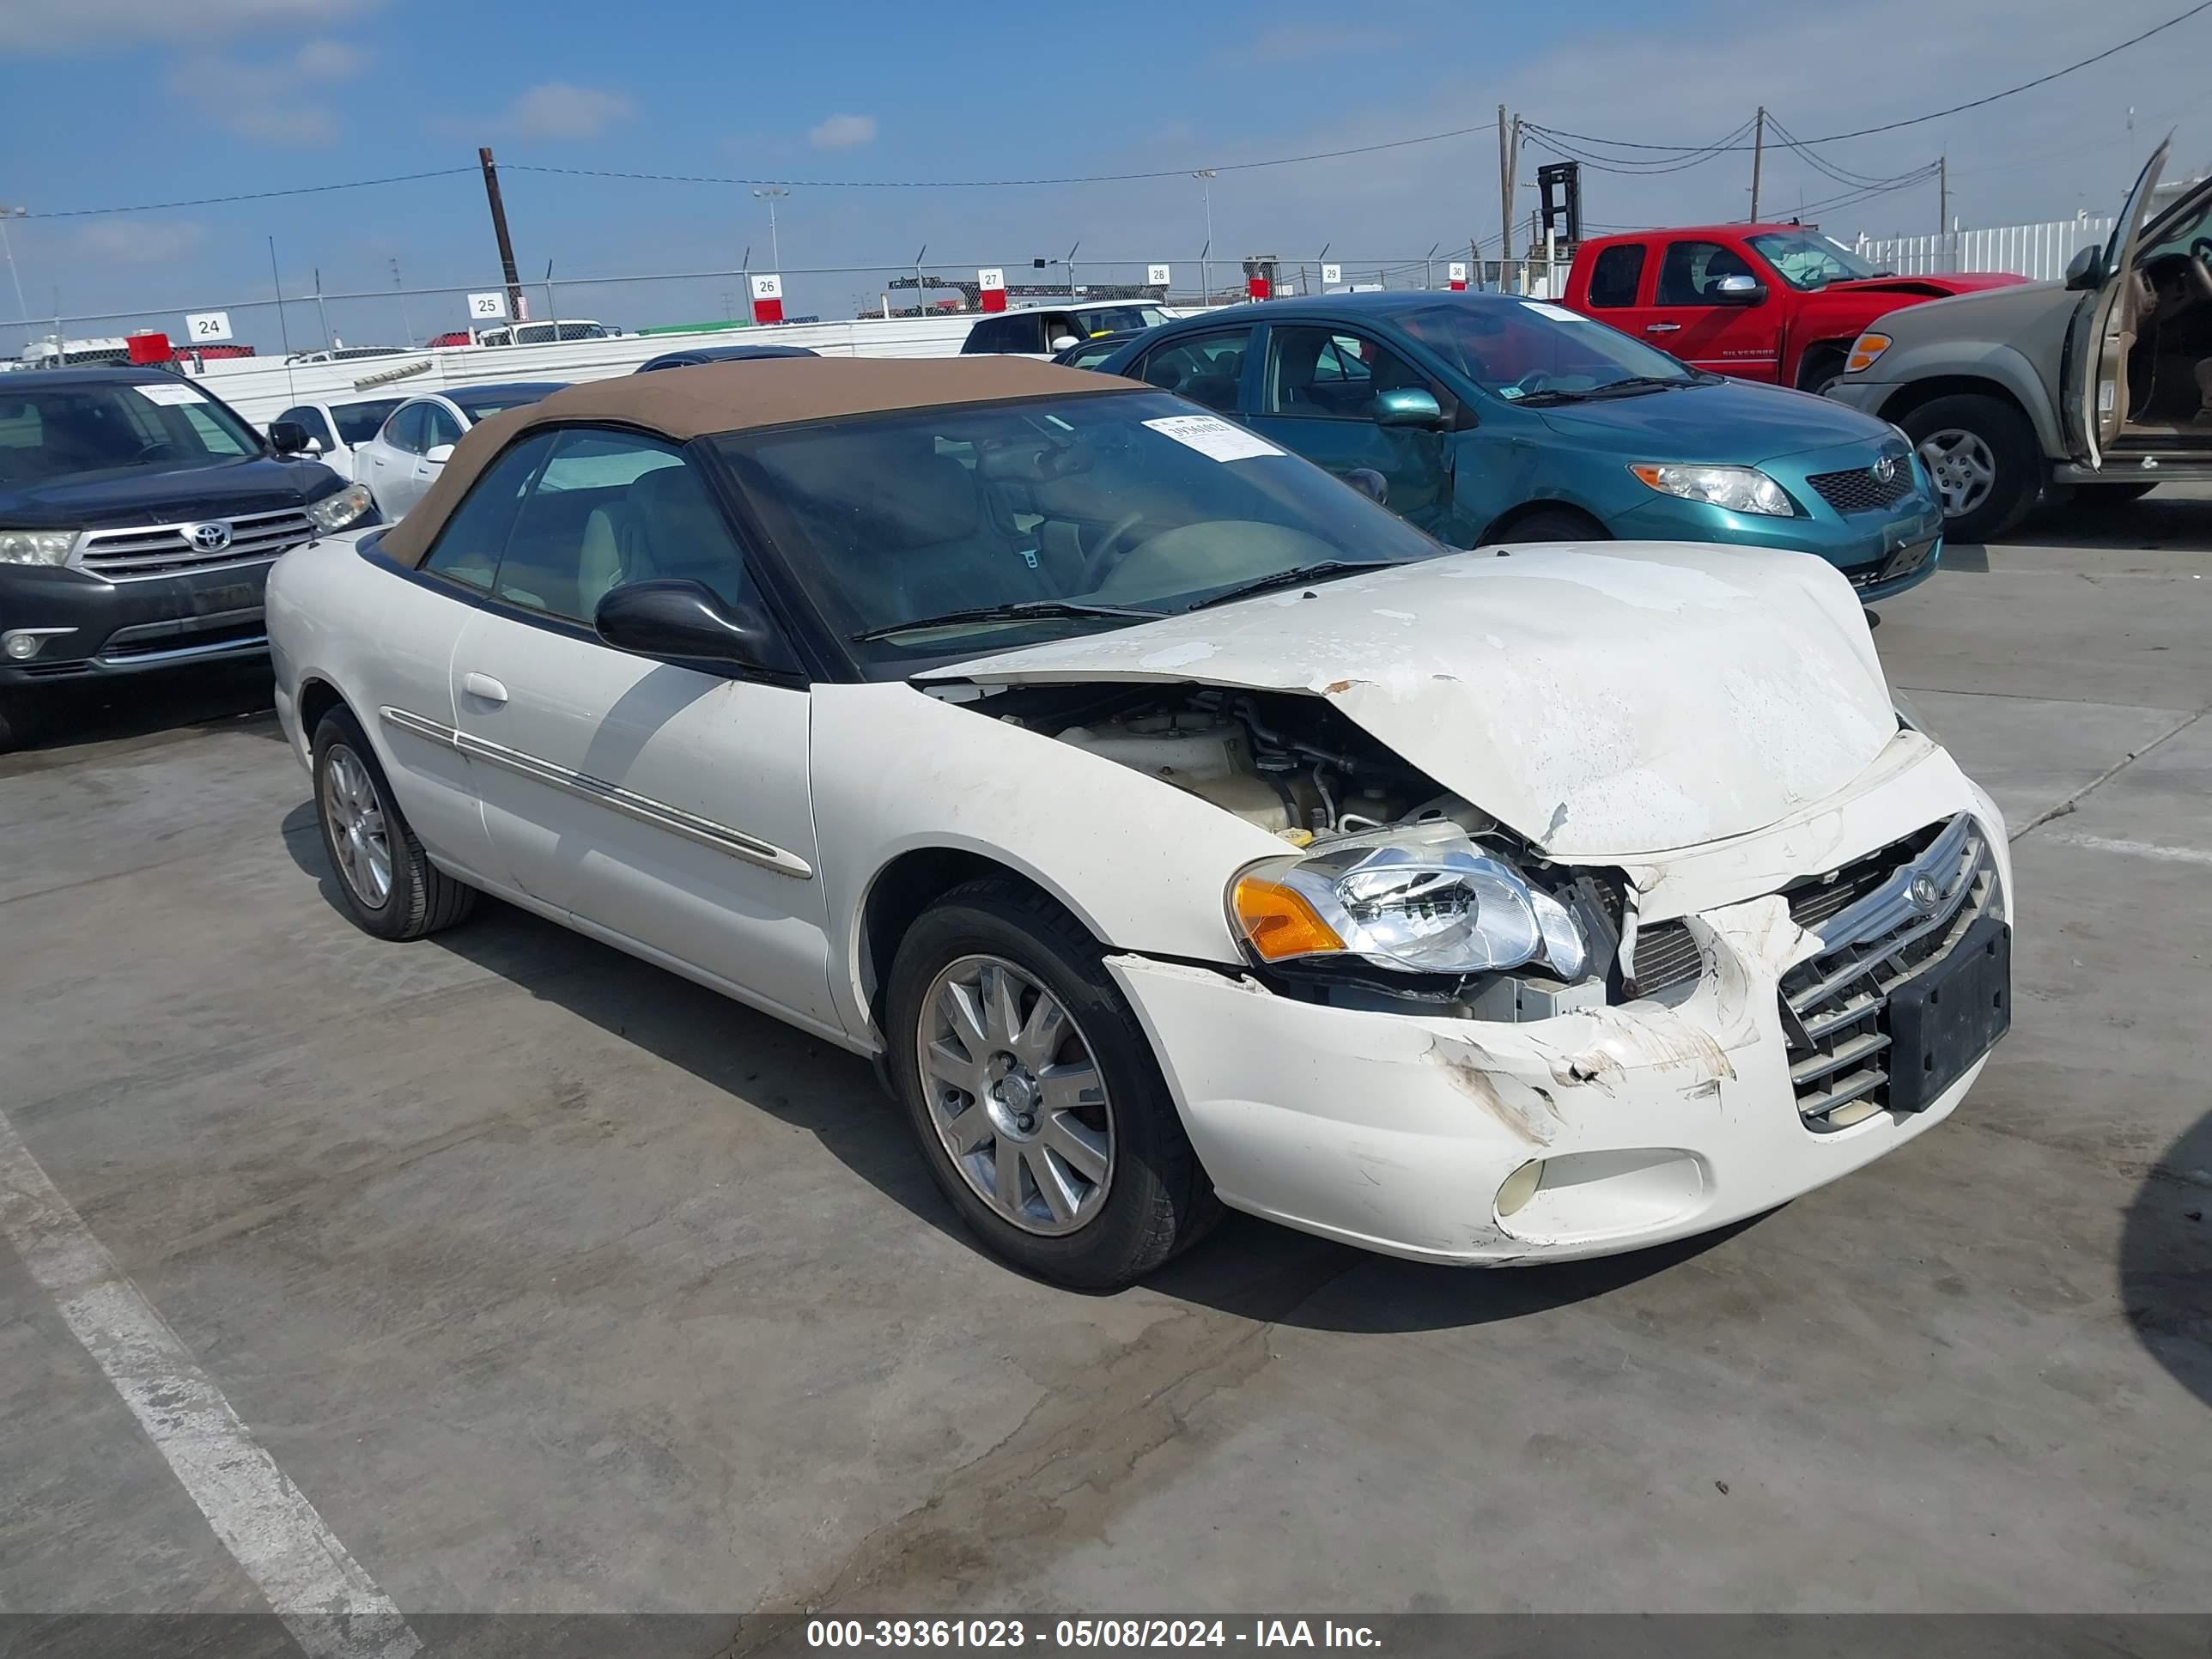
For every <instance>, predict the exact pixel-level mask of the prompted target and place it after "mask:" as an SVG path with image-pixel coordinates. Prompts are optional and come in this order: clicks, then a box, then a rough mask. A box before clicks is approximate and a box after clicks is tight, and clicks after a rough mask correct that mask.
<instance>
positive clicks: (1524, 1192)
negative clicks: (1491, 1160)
mask: <svg viewBox="0 0 2212 1659" xmlns="http://www.w3.org/2000/svg"><path fill="white" fill-rule="evenodd" d="M1543 1180H1544V1160H1543V1159H1542V1158H1530V1159H1529V1160H1528V1162H1527V1163H1526V1164H1522V1166H1521V1167H1520V1168H1519V1169H1517V1170H1515V1171H1514V1172H1513V1173H1512V1174H1511V1175H1510V1176H1506V1177H1505V1179H1504V1181H1503V1182H1500V1183H1499V1185H1498V1214H1499V1215H1501V1216H1509V1215H1511V1214H1512V1213H1513V1212H1515V1211H1516V1210H1519V1209H1521V1208H1522V1206H1525V1205H1526V1204H1527V1203H1528V1200H1530V1199H1532V1198H1534V1197H1535V1196H1536V1188H1538V1187H1539V1186H1541V1184H1542V1183H1543Z"/></svg>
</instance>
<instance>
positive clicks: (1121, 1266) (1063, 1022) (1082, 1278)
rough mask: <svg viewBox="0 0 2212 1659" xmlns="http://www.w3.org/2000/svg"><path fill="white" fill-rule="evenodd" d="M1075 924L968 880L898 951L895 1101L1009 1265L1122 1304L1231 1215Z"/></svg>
mask: <svg viewBox="0 0 2212 1659" xmlns="http://www.w3.org/2000/svg"><path fill="white" fill-rule="evenodd" d="M1104 957H1105V952H1104V951H1103V949H1101V947H1100V946H1099V944H1098V942H1097V940H1096V939H1093V938H1091V934H1090V933H1089V932H1088V931H1087V930H1086V929H1085V928H1084V927H1083V926H1082V925H1081V924H1080V923H1079V922H1078V921H1076V920H1075V919H1074V917H1073V916H1071V915H1068V914H1067V912H1066V911H1065V910H1064V909H1062V908H1060V906H1058V905H1056V904H1054V902H1052V901H1051V900H1050V899H1048V898H1047V897H1046V896H1044V895H1043V894H1042V893H1039V892H1037V891H1036V890H1033V889H1030V888H1028V887H1025V886H1024V885H1023V884H1020V883H1018V882H1014V881H1011V880H1003V879H999V880H985V881H976V882H970V883H969V884H967V885H965V886H963V887H959V888H956V889H955V890H953V891H951V892H950V893H948V894H946V895H945V896H944V897H943V898H942V899H940V900H939V902H937V903H936V904H935V905H934V906H933V907H932V908H930V909H928V910H926V911H924V912H923V913H922V915H921V916H920V917H919V918H917V919H916V920H915V923H914V925H913V926H912V927H909V928H908V929H907V932H906V936H905V937H904V938H903V939H901V940H900V941H899V947H898V951H897V954H896V957H894V958H893V960H892V963H891V969H890V980H889V983H888V985H887V987H886V990H885V995H884V1035H885V1037H886V1039H887V1040H888V1042H889V1044H890V1052H889V1054H887V1056H886V1059H887V1060H888V1062H889V1070H890V1076H891V1083H892V1087H893V1090H894V1091H895V1092H896V1094H897V1096H898V1097H899V1101H900V1103H901V1104H902V1105H903V1106H904V1107H905V1109H906V1113H907V1118H908V1122H909V1123H910V1124H911V1125H912V1127H913V1129H914V1133H915V1140H916V1141H917V1142H918V1143H919V1145H920V1146H921V1154H922V1158H923V1159H924V1160H925V1161H926V1162H927V1164H928V1165H929V1171H930V1174H931V1176H933V1177H934V1178H935V1180H936V1182H937V1185H938V1188H939V1190H940V1191H942V1192H943V1193H944V1194H945V1197H946V1198H947V1199H948V1200H950V1201H951V1204H952V1206H953V1208H954V1209H956V1210H957V1211H958V1212H959V1213H960V1217H961V1219H962V1220H963V1221H965V1222H966V1223H967V1224H968V1225H969V1228H970V1229H971V1230H972V1231H974V1232H975V1234H976V1235H977V1236H978V1237H981V1239H982V1240H983V1242H984V1243H987V1244H988V1245H989V1246H990V1247H991V1249H993V1250H994V1251H996V1252H997V1253H998V1254H999V1255H1001V1256H1004V1257H1005V1258H1006V1260H1007V1261H1012V1262H1013V1263H1014V1264H1016V1265H1017V1266H1018V1267H1023V1268H1024V1269H1026V1270H1027V1271H1029V1272H1030V1273H1036V1274H1038V1275H1040V1276H1041V1277H1043V1278H1046V1279H1057V1280H1059V1281H1060V1283H1062V1284H1065V1285H1081V1286H1083V1287H1085V1288H1086V1289H1092V1290H1114V1289H1118V1288H1119V1287H1121V1286H1122V1285H1127V1284H1129V1283H1131V1282H1132V1281H1133V1280H1135V1279H1139V1278H1141V1277H1142V1276H1143V1275H1144V1274H1145V1273H1148V1272H1150V1271H1151V1270H1152V1268H1154V1267H1158V1265H1159V1264H1160V1263H1161V1262H1163V1261H1166V1260H1167V1259H1168V1258H1169V1257H1170V1256H1171V1255H1174V1254H1175V1253H1176V1251H1178V1250H1180V1249H1183V1248H1184V1247H1185V1246H1186V1245H1188V1244H1190V1243H1193V1242H1194V1241H1195V1240H1196V1239H1197V1238H1198V1237H1200V1236H1201V1235H1202V1234H1203V1233H1204V1232H1205V1231H1206V1229H1207V1228H1208V1227H1209V1226H1210V1225H1212V1222H1213V1220H1214V1218H1216V1216H1217V1215H1218V1213H1219V1210H1220V1206H1219V1202H1218V1200H1216V1199H1215V1198H1214V1196H1213V1189H1212V1186H1211V1185H1210V1184H1209V1183H1208V1182H1207V1181H1206V1173H1205V1171H1204V1170H1201V1169H1200V1167H1199V1163H1198V1154H1197V1153H1196V1152H1194V1150H1193V1149H1192V1147H1191V1144H1190V1139H1189V1137H1188V1136H1187V1135H1186V1134H1185V1133H1183V1127H1182V1116H1181V1115H1180V1114H1178V1113H1177V1111H1176V1105H1175V1102H1174V1100H1173V1098H1172V1097H1170V1095H1169V1093H1168V1087H1167V1082H1166V1079H1164V1078H1163V1077H1162V1076H1161V1074H1160V1068H1159V1063H1158V1060H1155V1059H1154V1058H1153V1056H1152V1044H1151V1042H1150V1041H1149V1040H1148V1039H1147V1038H1146V1036H1145V1033H1144V1030H1143V1028H1142V1027H1141V1026H1139V1024H1138V1023H1137V1018H1136V1015H1135V1013H1134V1012H1133V1010H1132V1009H1131V1008H1130V1006H1129V1005H1128V1003H1127V1000H1124V999H1123V997H1122V995H1121V991H1120V990H1119V988H1118V987H1115V984H1114V981H1113V978H1112V975H1109V974H1108V973H1107V972H1106V970H1105V968H1104V966H1103V962H1104Z"/></svg>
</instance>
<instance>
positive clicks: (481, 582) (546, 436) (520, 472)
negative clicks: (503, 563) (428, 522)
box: [422, 432, 557, 592]
mask: <svg viewBox="0 0 2212 1659" xmlns="http://www.w3.org/2000/svg"><path fill="white" fill-rule="evenodd" d="M556 436H557V434H555V433H551V432H541V433H539V434H538V435H537V436H535V437H532V438H526V439H524V440H523V441H521V442H520V443H519V444H517V445H515V447H513V448H512V449H510V450H508V451H507V453H505V454H503V455H501V457H500V458H499V459H497V460H495V461H494V462H493V463H492V464H491V465H489V466H488V467H486V468H485V469H484V470H483V476H482V477H479V478H478V479H477V481H476V483H474V484H473V485H471V487H470V489H469V493H468V494H467V495H465V496H463V497H462V498H461V504H460V505H459V507H455V508H454V509H453V516H452V517H451V518H449V519H447V520H446V527H445V528H444V529H443V530H441V531H440V532H438V539H437V540H436V541H435V542H433V543H432V544H430V550H429V552H428V554H427V555H425V556H424V557H423V560H422V568H423V569H425V570H427V571H429V572H432V573H433V574H436V575H440V576H443V577H444V578H446V580H448V581H453V582H459V583H460V584H461V585H462V586H465V587H473V588H476V589H477V590H478V591H479V592H489V591H490V588H491V583H492V577H493V576H494V575H495V574H496V573H497V571H498V569H499V556H500V552H501V549H503V548H504V547H505V546H506V545H507V532H509V531H510V530H512V529H513V527H514V515H515V512H516V510H517V509H518V508H519V507H520V506H521V505H522V498H523V495H524V494H525V493H526V491H527V490H528V489H529V487H530V481H531V479H532V477H535V476H536V475H537V472H538V468H539V467H540V466H542V465H544V462H545V458H546V457H547V456H548V455H550V454H551V453H553V443H554V440H555V438H556Z"/></svg>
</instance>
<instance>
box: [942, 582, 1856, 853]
mask: <svg viewBox="0 0 2212 1659" xmlns="http://www.w3.org/2000/svg"><path fill="white" fill-rule="evenodd" d="M918 678H920V679H921V680H922V681H925V682H927V681H945V680H954V681H961V680H964V681H972V682H975V683H977V684H985V685H1015V684H1046V683H1051V682H1060V683H1071V682H1073V683H1083V682H1093V681H1117V680H1127V681H1158V682H1161V683H1163V684H1171V683H1187V684H1188V683H1194V684H1202V685H1220V686H1241V687H1246V688H1249V689H1251V690H1270V691H1288V692H1310V693H1312V694H1314V695H1316V696H1325V697H1327V698H1328V700H1329V701H1330V702H1333V703H1334V704H1335V705H1336V707H1337V708H1339V709H1340V711H1341V712H1342V713H1343V714H1345V715H1346V717H1347V718H1349V719H1351V720H1354V721H1356V722H1357V723H1358V725H1359V726H1362V727H1364V729H1365V730H1366V731H1367V732H1369V733H1370V735H1372V736H1373V737H1374V738H1376V740H1377V741H1379V742H1381V743H1383V744H1385V745H1387V746H1388V747H1389V749H1391V750H1393V751H1394V752H1395V753H1396V754H1398V755H1400V756H1401V757H1403V758H1404V759H1406V760H1407V761H1408V762H1410V763H1412V764H1413V765H1415V766H1417V767H1419V768H1420V769H1421V770H1422V771H1424V772H1425V773H1427V774H1428V775H1430V776H1431V777H1432V778H1434V779H1436V780H1437V782H1439V783H1441V784H1443V785H1444V786H1445V787H1447V788H1450V789H1454V790H1456V791H1457V792H1459V793H1461V794H1462V795H1464V796H1466V797H1467V799H1469V800H1471V801H1473V802H1474V804H1475V805H1477V806H1480V808H1482V809H1483V811H1486V812H1489V813H1491V814H1492V815H1493V816H1494V817H1497V818H1498V819H1499V820H1500V821H1501V822H1503V823H1506V824H1508V825H1510V827H1511V828H1512V829H1515V830H1516V831H1517V832H1519V833H1520V834H1521V835H1522V836H1525V837H1526V838H1527V839H1528V841H1530V842H1533V843H1534V845H1535V846H1537V847H1539V848H1541V849H1543V850H1544V851H1546V852H1547V853H1549V854H1552V855H1553V856H1554V857H1560V858H1567V857H1576V858H1585V859H1589V858H1609V859H1618V858H1621V857H1625V856H1626V855H1629V854H1651V853H1657V852H1664V851H1666V850H1668V849H1670V848H1680V847H1686V846H1692V845H1694V844H1696V843H1699V842H1708V841H1716V840H1720V839H1722V838H1723V837H1726V836H1736V835H1742V834H1745V833H1747V832H1749V831H1751V830H1754V829H1761V828H1763V827H1765V825H1767V824H1770V823H1775V822H1777V821H1778V820H1779V819H1781V818H1783V817H1787V816H1789V815H1790V814H1791V813H1792V812H1794V811H1797V810H1798V809H1799V808H1801V807H1802V806H1804V805H1808V804H1809V803H1812V802H1814V801H1819V800H1821V799H1826V797H1828V796H1830V795H1832V794H1834V793H1836V792H1838V790H1840V789H1841V788H1843V787H1844V785H1846V784H1847V783H1849V782H1850V781H1851V780H1852V779H1853V778H1855V777H1857V775H1859V774H1860V773H1861V772H1863V770H1864V769H1866V768H1867V767H1868V766H1869V764H1870V763H1872V762H1873V761H1874V759H1875V756H1876V755H1877V754H1878V753H1879V752H1880V751H1881V749H1882V747H1883V745H1884V744H1887V742H1888V741H1889V740H1890V738H1893V736H1894V735H1895V734H1896V731H1897V721H1896V717H1895V714H1894V711H1893V707H1892V704H1891V702H1890V696H1889V692H1888V689H1887V685H1886V684H1885V682H1884V680H1883V678H1882V672H1881V663H1880V661H1879V659H1877V658H1876V656H1875V649H1874V640H1873V636H1872V635H1870V634H1869V632H1868V631H1867V625H1866V621H1865V617H1864V613H1863V611H1861V609H1860V606H1859V603H1858V599H1857V595H1856V594H1854V593H1853V592H1852V591H1851V588H1850V584H1849V583H1848V582H1846V581H1845V580H1844V578H1843V577H1842V576H1840V575H1838V574H1837V573H1836V571H1835V570H1834V568H1832V567H1831V566H1830V565H1828V564H1827V563H1826V562H1825V561H1823V560H1820V559H1817V558H1814V557H1811V556H1807V555H1802V554H1794V553H1773V552H1768V551H1765V550H1759V549H1743V548H1730V547H1719V546H1709V545H1703V544H1677V543H1666V542H1597V543H1586V544H1551V545H1541V546H1529V547H1526V548H1523V549H1521V550H1516V551H1515V552H1513V553H1511V554H1510V555H1506V556H1500V555H1498V554H1495V553H1490V552H1479V553H1462V554H1457V555H1455V556H1449V557H1445V558H1438V559H1432V560H1430V561H1427V562H1424V563H1420V564H1412V565H1407V566H1404V567H1401V568H1397V569H1392V570H1385V571H1376V572H1375V573H1372V574H1364V575H1358V576H1351V577H1346V578H1344V579H1342V580H1337V581H1334V582H1325V583H1318V584H1315V585H1312V586H1308V587H1304V588H1299V587H1292V588H1287V589H1285V590H1284V591H1283V592H1279V593H1270V594H1266V595H1262V596H1261V597H1258V598H1255V599H1247V600H1243V601H1240V602H1238V603H1237V604H1234V605H1223V606H1221V607H1219V608H1218V609H1217V610H1210V611H1199V612H1196V613H1195V614H1194V615H1189V616H1181V617H1168V618H1164V619H1163V620H1162V621H1159V622H1156V623H1141V624H1139V625H1138V626H1136V627H1133V628H1127V629H1118V630H1116V631H1115V632H1112V633H1109V634H1099V635H1087V636H1085V637H1083V638H1079V639H1072V640H1066V641H1055V642H1054V643H1051V644H1047V645H1037V646H1030V647H1026V648H1024V649H1022V650H1018V651H1011V652H1006V653H1002V654H1000V655H997V656H992V657H983V658H977V659H973V660H971V661H969V662H964V663H957V664H954V665H950V666H947V667H942V668H938V669H933V670H931V671H928V672H927V673H925V674H922V675H921V676H919V677H918Z"/></svg>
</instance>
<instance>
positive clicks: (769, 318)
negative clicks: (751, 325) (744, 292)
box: [752, 270, 783, 323]
mask: <svg viewBox="0 0 2212 1659" xmlns="http://www.w3.org/2000/svg"><path fill="white" fill-rule="evenodd" d="M752 289H753V320H754V321H755V322H757V323H780V322H781V321H782V320H783V278H782V277H781V276H779V275H777V274H776V273H775V271H772V270H764V271H763V272H762V273H761V274H760V275H759V276H756V277H754V278H753V279H752Z"/></svg>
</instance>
